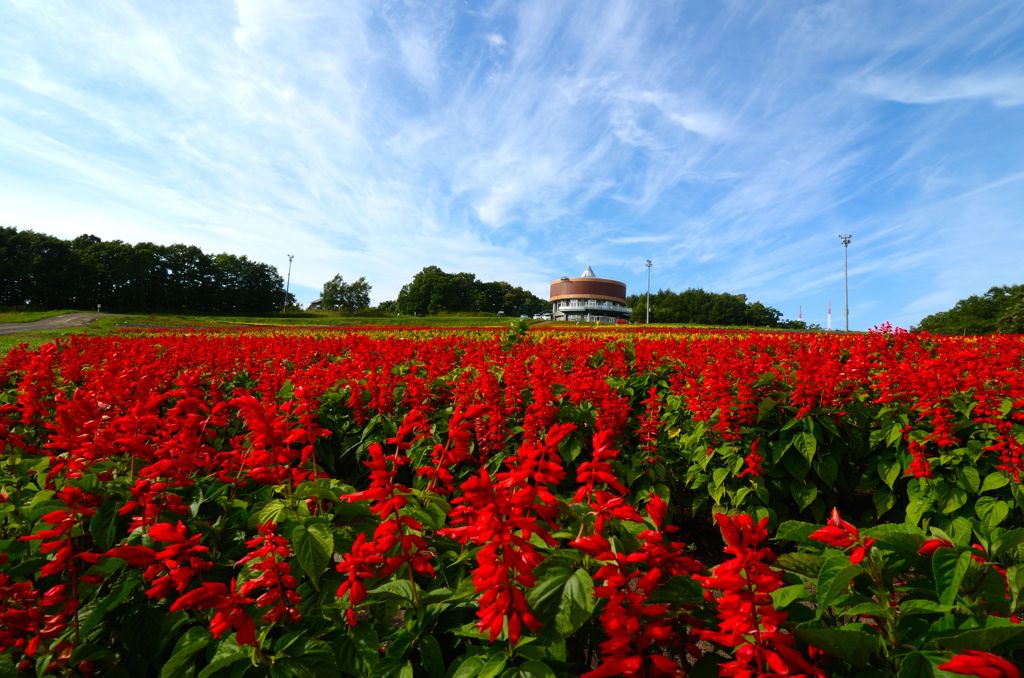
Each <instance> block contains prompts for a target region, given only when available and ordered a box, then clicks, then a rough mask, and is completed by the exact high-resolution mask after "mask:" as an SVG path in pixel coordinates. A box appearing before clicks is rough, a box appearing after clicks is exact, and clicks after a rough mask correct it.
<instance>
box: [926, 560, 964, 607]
mask: <svg viewBox="0 0 1024 678" xmlns="http://www.w3.org/2000/svg"><path fill="white" fill-rule="evenodd" d="M970 564H971V554H970V553H968V552H967V551H964V552H963V553H957V551H956V550H955V549H939V550H938V551H936V552H935V554H934V555H932V573H933V576H934V579H935V595H936V596H937V597H938V599H939V602H940V603H942V604H943V605H952V604H953V603H954V602H956V597H957V594H958V593H959V592H960V584H962V583H963V580H964V575H966V574H967V569H968V567H970Z"/></svg>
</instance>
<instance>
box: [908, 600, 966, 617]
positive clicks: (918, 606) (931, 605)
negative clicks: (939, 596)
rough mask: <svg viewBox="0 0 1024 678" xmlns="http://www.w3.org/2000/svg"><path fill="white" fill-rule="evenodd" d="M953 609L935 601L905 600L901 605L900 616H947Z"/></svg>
mask: <svg viewBox="0 0 1024 678" xmlns="http://www.w3.org/2000/svg"><path fill="white" fill-rule="evenodd" d="M952 609H953V606H952V605H943V604H942V603H939V602H936V601H934V600H928V599H927V598H915V599H914V600H904V601H903V602H902V603H900V614H903V615H908V614H932V613H937V614H945V613H946V612H949V611H950V610H952Z"/></svg>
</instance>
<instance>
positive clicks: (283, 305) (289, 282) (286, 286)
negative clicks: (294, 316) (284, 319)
mask: <svg viewBox="0 0 1024 678" xmlns="http://www.w3.org/2000/svg"><path fill="white" fill-rule="evenodd" d="M294 258H295V255H294V254H289V255H288V280H287V282H285V284H284V301H282V302H281V313H284V310H285V308H286V307H287V306H288V292H289V289H290V288H291V286H292V259H294Z"/></svg>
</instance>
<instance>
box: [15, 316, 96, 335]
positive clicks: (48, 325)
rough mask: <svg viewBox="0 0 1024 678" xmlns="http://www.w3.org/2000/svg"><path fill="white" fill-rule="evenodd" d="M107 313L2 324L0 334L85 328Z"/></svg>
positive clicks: (51, 317)
mask: <svg viewBox="0 0 1024 678" xmlns="http://www.w3.org/2000/svg"><path fill="white" fill-rule="evenodd" d="M105 315H108V314H106V313H66V314H64V315H55V316H50V317H49V318H43V319H42V320H33V321H32V322H27V323H0V334H20V333H21V332H31V331H33V330H59V329H63V328H65V327H84V326H85V325H88V324H89V323H91V322H92V321H93V320H95V319H96V318H102V317H103V316H105Z"/></svg>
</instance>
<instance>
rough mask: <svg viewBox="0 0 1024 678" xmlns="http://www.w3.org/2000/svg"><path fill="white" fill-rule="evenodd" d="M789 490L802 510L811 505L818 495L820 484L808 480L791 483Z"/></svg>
mask: <svg viewBox="0 0 1024 678" xmlns="http://www.w3.org/2000/svg"><path fill="white" fill-rule="evenodd" d="M789 491H790V493H791V494H792V495H793V499H795V500H796V504H797V506H798V507H799V508H800V510H801V511H803V510H804V509H805V508H807V507H808V506H810V505H811V504H812V503H813V502H814V500H815V499H816V498H817V497H818V486H817V485H815V484H814V483H808V482H806V481H801V482H792V483H790V484H789Z"/></svg>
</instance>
